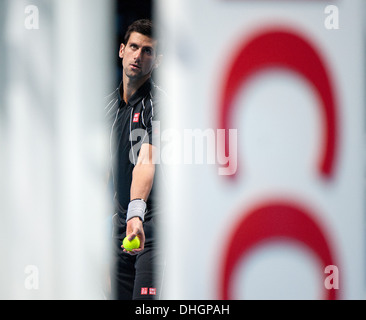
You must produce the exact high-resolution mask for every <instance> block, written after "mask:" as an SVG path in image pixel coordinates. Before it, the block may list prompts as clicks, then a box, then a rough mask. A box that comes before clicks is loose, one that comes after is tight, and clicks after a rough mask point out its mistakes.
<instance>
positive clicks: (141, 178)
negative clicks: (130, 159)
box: [130, 163, 155, 202]
mask: <svg viewBox="0 0 366 320" xmlns="http://www.w3.org/2000/svg"><path fill="white" fill-rule="evenodd" d="M154 175H155V165H154V164H152V163H137V164H136V166H135V168H134V169H133V172H132V183H131V190H130V200H134V199H143V200H144V201H145V202H146V201H147V199H148V197H149V194H150V191H151V188H152V185H153V181H154Z"/></svg>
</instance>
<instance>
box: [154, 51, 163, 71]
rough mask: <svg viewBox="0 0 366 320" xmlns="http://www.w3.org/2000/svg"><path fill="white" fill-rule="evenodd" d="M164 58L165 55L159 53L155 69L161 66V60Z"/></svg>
mask: <svg viewBox="0 0 366 320" xmlns="http://www.w3.org/2000/svg"><path fill="white" fill-rule="evenodd" d="M162 59H163V55H162V54H159V55H157V57H156V59H155V63H154V69H156V68H157V67H159V66H160V63H161V60H162Z"/></svg>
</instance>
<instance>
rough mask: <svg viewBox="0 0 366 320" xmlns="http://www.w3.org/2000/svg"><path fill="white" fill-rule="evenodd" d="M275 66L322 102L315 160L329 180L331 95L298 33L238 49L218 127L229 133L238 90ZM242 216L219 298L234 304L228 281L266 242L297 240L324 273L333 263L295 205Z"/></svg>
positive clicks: (271, 205) (267, 36) (320, 234)
mask: <svg viewBox="0 0 366 320" xmlns="http://www.w3.org/2000/svg"><path fill="white" fill-rule="evenodd" d="M273 67H276V68H282V69H287V70H290V71H292V72H295V73H298V74H299V75H301V76H302V77H304V78H305V79H306V80H307V81H308V82H309V83H310V84H311V85H312V87H313V89H314V90H315V92H316V93H317V94H318V96H319V97H320V101H321V104H320V106H319V107H320V111H321V112H322V114H323V119H324V121H323V126H322V127H323V128H324V130H323V135H324V139H323V141H324V145H323V146H322V149H321V150H322V154H320V157H319V165H318V172H319V174H320V175H321V176H322V177H324V178H330V177H332V174H333V173H334V167H335V159H336V153H337V140H338V139H337V132H338V124H337V114H336V111H337V108H336V102H335V98H334V91H333V88H332V85H331V81H330V77H329V74H328V72H327V69H326V67H325V63H324V61H323V60H322V58H321V57H320V55H319V54H318V52H317V50H315V49H314V46H313V45H312V44H311V43H310V42H309V41H308V40H306V39H305V38H304V37H302V36H300V35H299V34H296V33H293V32H289V31H284V30H271V31H268V32H262V33H260V34H258V35H257V36H255V37H253V38H252V39H251V40H250V41H248V42H246V43H244V44H243V45H242V46H241V47H240V48H239V51H238V53H237V55H236V57H235V58H234V59H233V62H232V65H231V67H230V69H229V72H228V75H227V78H226V82H225V83H224V87H223V92H222V96H221V99H220V105H219V128H221V129H225V132H226V130H227V129H231V121H232V118H233V114H235V112H234V110H233V101H234V99H235V97H236V95H237V94H238V92H239V91H240V90H245V89H242V88H243V87H244V86H245V84H246V83H247V82H248V80H249V78H250V77H251V76H253V75H254V74H255V73H257V72H259V71H263V70H266V69H270V68H273ZM228 146H229V143H228V136H226V141H225V146H221V147H222V149H221V150H222V152H225V156H229V152H228ZM229 161H230V160H229ZM229 163H230V162H229ZM238 164H239V161H238ZM233 176H235V175H233ZM233 176H231V177H233ZM242 216H243V219H242V220H241V221H240V223H239V225H238V226H236V228H235V230H234V231H233V233H232V239H231V241H230V243H229V248H230V250H229V251H228V252H227V255H226V257H225V259H224V261H223V267H222V268H223V269H222V270H223V274H222V278H220V289H221V290H220V293H221V298H222V299H232V293H231V289H230V286H231V280H232V279H231V278H232V275H233V271H234V269H235V267H236V266H237V264H238V263H239V261H241V259H245V258H246V257H247V256H248V254H249V252H251V251H252V250H253V249H255V248H256V247H257V246H259V245H263V244H265V243H266V242H269V241H270V242H272V241H277V240H278V239H287V241H292V242H293V241H295V242H297V243H300V244H302V245H305V246H306V247H307V248H309V249H310V250H311V251H312V252H313V253H314V254H315V255H316V256H318V257H319V259H320V261H321V262H322V264H323V266H324V268H325V266H327V265H333V264H335V263H334V262H335V261H334V257H333V254H332V250H331V247H330V243H329V241H328V239H327V237H326V236H325V233H324V230H323V229H322V228H320V227H319V224H318V223H317V222H316V221H315V220H314V219H313V218H312V216H313V215H312V214H311V213H310V212H309V211H308V210H307V209H304V208H302V207H301V206H299V205H298V204H294V203H291V202H289V201H287V202H286V201H282V202H273V201H271V202H266V203H264V204H262V205H261V206H259V207H257V208H256V209H254V210H252V211H251V212H249V213H248V212H243V213H242ZM323 270H324V269H323ZM324 290H326V289H324ZM324 296H325V297H326V298H328V299H335V298H336V296H337V291H336V290H326V291H325V293H324Z"/></svg>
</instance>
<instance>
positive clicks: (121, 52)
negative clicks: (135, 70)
mask: <svg viewBox="0 0 366 320" xmlns="http://www.w3.org/2000/svg"><path fill="white" fill-rule="evenodd" d="M124 53H125V45H124V44H123V43H121V46H120V47H119V57H120V58H121V59H123V55H124Z"/></svg>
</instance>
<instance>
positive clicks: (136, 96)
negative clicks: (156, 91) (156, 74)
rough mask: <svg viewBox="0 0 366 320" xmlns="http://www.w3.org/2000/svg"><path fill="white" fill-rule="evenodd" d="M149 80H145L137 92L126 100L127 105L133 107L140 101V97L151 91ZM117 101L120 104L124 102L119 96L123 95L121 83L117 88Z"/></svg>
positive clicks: (150, 81)
mask: <svg viewBox="0 0 366 320" xmlns="http://www.w3.org/2000/svg"><path fill="white" fill-rule="evenodd" d="M151 83H152V80H151V78H149V79H147V80H146V81H145V82H144V83H143V84H142V86H141V87H140V88H138V89H137V91H136V92H135V93H134V94H133V95H132V97H131V98H130V99H129V100H128V104H129V105H130V106H131V107H133V106H135V105H136V104H137V103H138V102H139V101H140V100H141V97H143V96H145V95H146V94H147V93H148V92H149V91H150V90H151ZM117 91H118V99H119V101H120V102H121V101H122V102H124V101H123V99H122V96H121V93H123V81H121V83H120V85H119V87H118V90H117Z"/></svg>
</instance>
